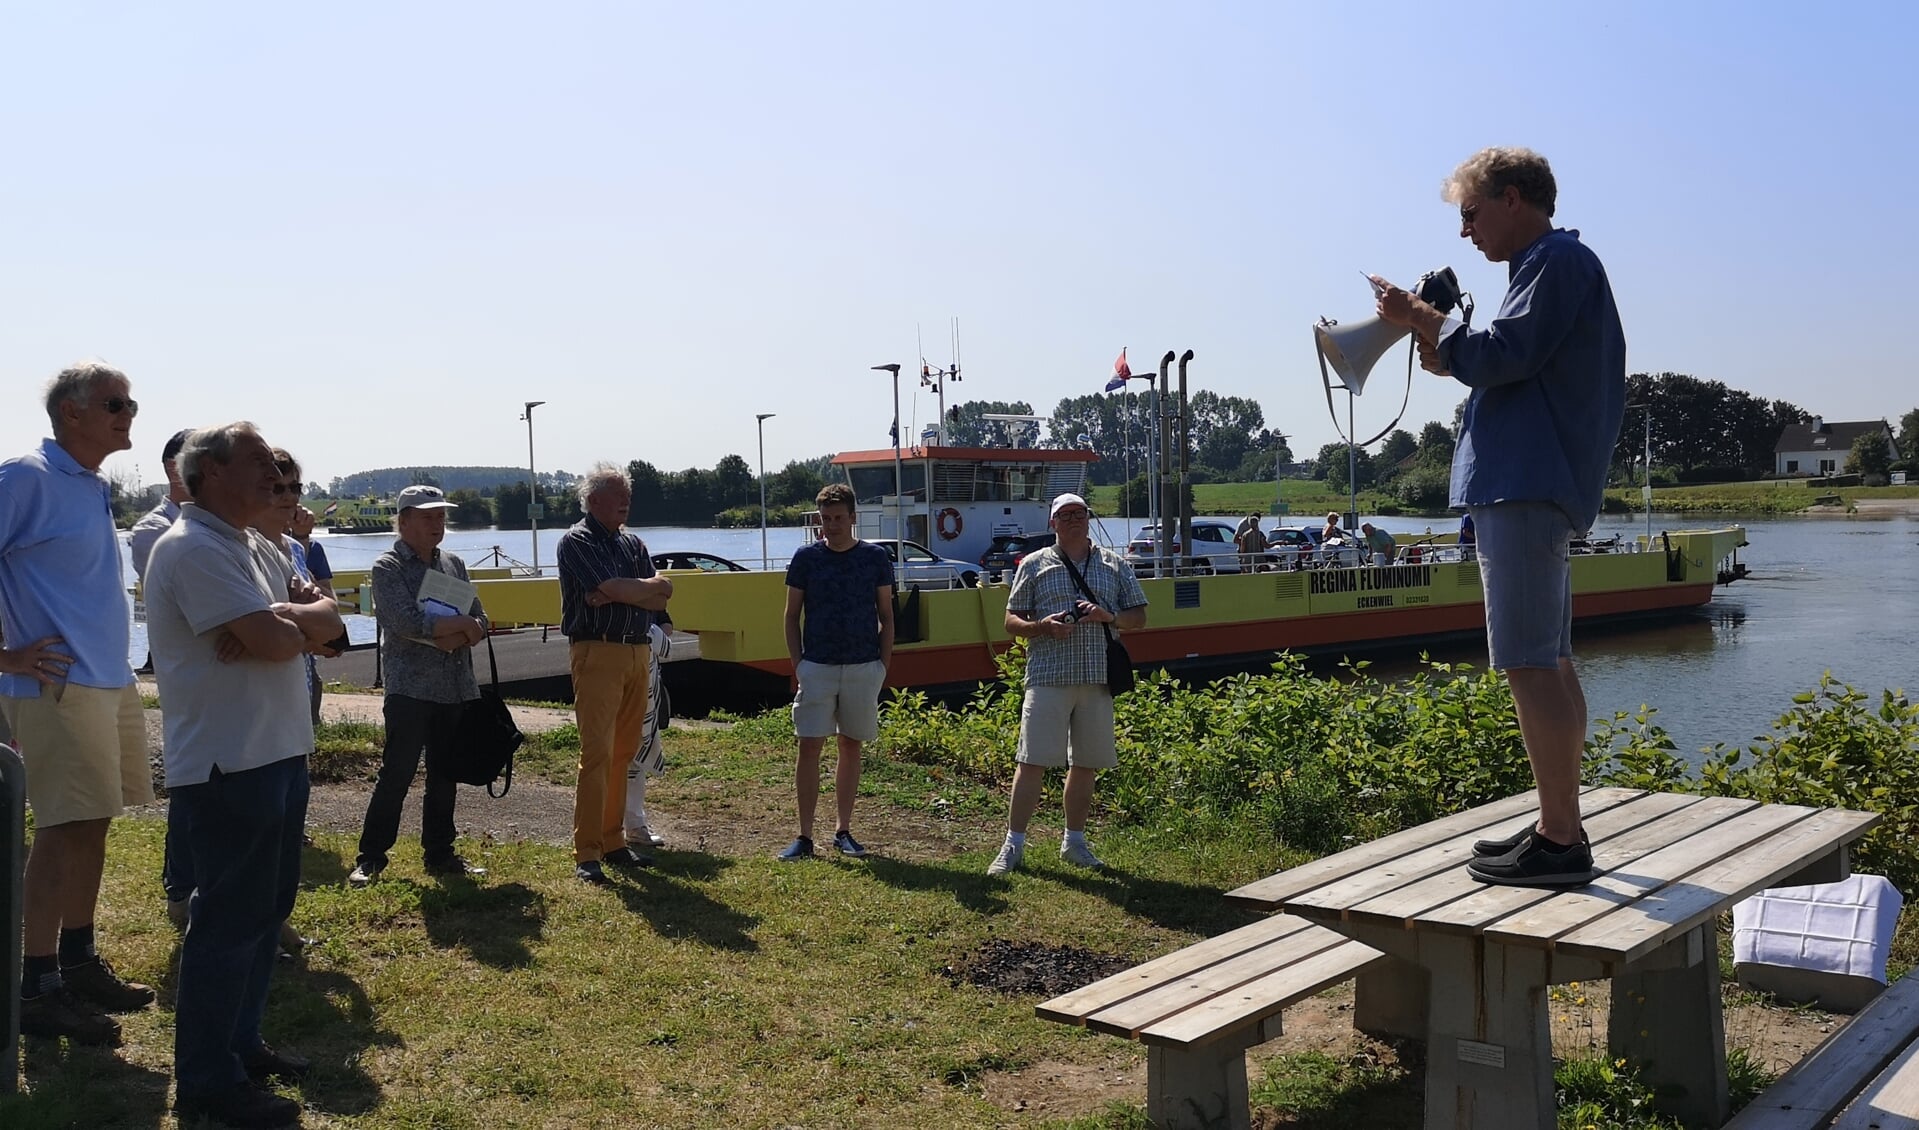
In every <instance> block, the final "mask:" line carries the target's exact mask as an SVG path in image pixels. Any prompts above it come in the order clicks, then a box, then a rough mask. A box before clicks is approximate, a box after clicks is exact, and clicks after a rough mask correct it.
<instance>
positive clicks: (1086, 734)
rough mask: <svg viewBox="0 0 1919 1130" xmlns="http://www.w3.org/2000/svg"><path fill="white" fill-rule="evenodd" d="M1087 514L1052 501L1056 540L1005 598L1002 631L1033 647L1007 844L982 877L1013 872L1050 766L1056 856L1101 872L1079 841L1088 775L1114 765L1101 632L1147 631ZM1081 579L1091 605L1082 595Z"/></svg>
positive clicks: (1124, 574) (1067, 499)
mask: <svg viewBox="0 0 1919 1130" xmlns="http://www.w3.org/2000/svg"><path fill="white" fill-rule="evenodd" d="M1092 516H1093V515H1092V512H1091V511H1090V510H1088V509H1087V507H1086V500H1085V499H1083V498H1081V497H1080V496H1079V495H1077V494H1062V495H1060V496H1059V497H1058V498H1055V499H1054V500H1053V507H1052V521H1051V522H1050V525H1051V526H1052V527H1053V532H1054V533H1055V534H1057V535H1058V538H1059V540H1058V541H1057V542H1055V543H1054V544H1053V545H1050V546H1047V547H1046V548H1045V549H1042V550H1039V551H1038V552H1036V553H1031V554H1028V555H1027V557H1026V559H1025V560H1024V561H1021V562H1020V563H1019V572H1017V573H1015V574H1014V576H1013V588H1012V590H1011V591H1010V592H1008V593H1007V594H1006V632H1007V634H1008V635H1013V636H1024V637H1026V638H1027V639H1028V640H1030V641H1032V642H1031V643H1030V644H1029V645H1028V651H1027V655H1026V700H1025V702H1024V703H1022V704H1021V706H1020V712H1019V756H1018V758H1017V760H1018V762H1019V767H1018V768H1017V769H1015V770H1014V771H1013V801H1012V811H1011V812H1010V814H1009V815H1008V818H1007V829H1006V843H1005V844H1004V845H1003V846H1002V847H1001V848H1000V849H999V855H998V856H996V857H995V858H994V860H993V864H992V866H990V867H988V868H987V869H986V873H987V874H988V875H1004V874H1006V873H1007V872H1008V871H1016V870H1018V869H1019V865H1020V859H1021V857H1022V856H1023V855H1024V854H1025V851H1026V824H1027V822H1028V821H1029V820H1031V819H1032V818H1033V811H1034V810H1035V809H1037V808H1038V807H1039V800H1040V791H1041V788H1042V786H1043V785H1044V784H1045V783H1046V768H1047V766H1049V765H1065V766H1067V770H1066V838H1065V839H1064V840H1063V841H1062V842H1061V843H1060V847H1059V854H1060V858H1062V859H1064V860H1066V861H1067V862H1068V863H1071V864H1073V865H1074V866H1076V867H1095V868H1096V867H1103V866H1105V865H1104V864H1102V863H1101V862H1100V859H1099V857H1098V856H1096V855H1094V854H1093V849H1092V848H1090V847H1088V846H1087V844H1086V816H1087V813H1089V812H1091V811H1092V808H1093V780H1094V777H1095V776H1096V775H1097V774H1098V772H1099V771H1100V770H1101V769H1110V768H1112V767H1113V765H1114V764H1115V763H1116V762H1117V761H1118V760H1119V758H1118V753H1117V751H1116V749H1115V746H1114V740H1113V692H1112V691H1110V690H1108V689H1107V686H1106V632H1107V631H1108V630H1109V628H1110V629H1111V630H1114V631H1130V630H1132V629H1135V628H1143V627H1145V626H1146V593H1145V591H1144V590H1142V589H1141V588H1140V587H1139V580H1138V578H1136V577H1134V576H1133V567H1132V566H1131V565H1130V564H1128V563H1127V561H1126V559H1125V558H1123V557H1121V556H1120V555H1118V554H1117V553H1113V552H1111V551H1109V550H1105V549H1101V548H1100V547H1099V546H1097V545H1094V544H1093V541H1092V538H1091V537H1090V536H1089V530H1090V525H1089V523H1090V522H1091V519H1092ZM1075 573H1077V575H1078V579H1075ZM1082 582H1083V583H1084V585H1085V586H1086V588H1088V589H1091V590H1092V593H1093V596H1094V597H1096V598H1097V599H1094V600H1088V599H1087V598H1086V594H1085V592H1083V591H1082V590H1081V588H1080V585H1081V583H1082Z"/></svg>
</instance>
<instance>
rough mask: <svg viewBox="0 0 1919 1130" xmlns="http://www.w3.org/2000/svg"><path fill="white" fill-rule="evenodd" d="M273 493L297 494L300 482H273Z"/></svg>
mask: <svg viewBox="0 0 1919 1130" xmlns="http://www.w3.org/2000/svg"><path fill="white" fill-rule="evenodd" d="M273 493H274V494H292V495H298V494H299V493H300V484H299V483H274V484H273Z"/></svg>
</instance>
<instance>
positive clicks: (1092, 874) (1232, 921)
mask: <svg viewBox="0 0 1919 1130" xmlns="http://www.w3.org/2000/svg"><path fill="white" fill-rule="evenodd" d="M1028 874H1032V875H1036V876H1044V877H1046V878H1048V879H1051V880H1052V881H1053V882H1056V883H1058V884H1060V885H1061V886H1065V887H1071V888H1073V889H1074V890H1076V891H1082V892H1084V893H1086V894H1089V895H1097V896H1099V897H1100V898H1103V899H1105V900H1106V901H1108V902H1110V903H1112V904H1113V905H1114V906H1116V907H1118V908H1119V909H1121V910H1123V911H1125V912H1126V913H1128V914H1131V915H1133V916H1135V917H1138V918H1145V919H1147V920H1149V921H1151V922H1152V923H1153V924H1154V925H1155V926H1162V927H1165V928H1166V929H1169V930H1188V931H1193V932H1196V933H1201V934H1205V935H1207V936H1208V937H1211V936H1212V935H1214V934H1223V933H1225V932H1226V931H1228V930H1237V929H1238V928H1239V927H1241V926H1246V925H1249V924H1251V923H1253V922H1257V921H1258V920H1259V919H1260V918H1262V917H1264V916H1263V915H1261V914H1259V913H1257V912H1255V911H1251V910H1246V909H1243V908H1241V907H1236V906H1232V905H1230V904H1228V903H1227V901H1226V892H1225V891H1224V890H1222V889H1221V888H1219V887H1213V886H1207V885H1205V884H1200V883H1175V882H1172V881H1171V880H1168V879H1151V878H1147V877H1146V876H1143V875H1134V874H1131V873H1129V872H1126V871H1122V870H1120V869H1118V868H1116V867H1113V866H1111V865H1110V864H1109V865H1107V866H1106V867H1103V868H1101V869H1100V870H1098V871H1081V870H1078V869H1074V870H1070V871H1067V870H1053V869H1051V868H1048V869H1046V870H1034V871H1031V872H1028Z"/></svg>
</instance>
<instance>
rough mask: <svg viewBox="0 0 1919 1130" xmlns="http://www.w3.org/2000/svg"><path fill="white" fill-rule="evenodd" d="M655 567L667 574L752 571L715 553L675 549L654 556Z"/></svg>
mask: <svg viewBox="0 0 1919 1130" xmlns="http://www.w3.org/2000/svg"><path fill="white" fill-rule="evenodd" d="M653 567H654V568H655V569H658V570H660V571H661V572H665V571H667V570H668V569H698V570H699V571H700V572H702V573H746V572H750V571H751V570H749V569H747V567H746V566H744V565H742V564H740V563H739V562H737V561H728V560H727V559H726V558H724V557H721V556H719V555H718V554H714V553H700V552H697V551H694V550H682V549H675V550H669V551H668V552H666V553H656V554H654V555H653Z"/></svg>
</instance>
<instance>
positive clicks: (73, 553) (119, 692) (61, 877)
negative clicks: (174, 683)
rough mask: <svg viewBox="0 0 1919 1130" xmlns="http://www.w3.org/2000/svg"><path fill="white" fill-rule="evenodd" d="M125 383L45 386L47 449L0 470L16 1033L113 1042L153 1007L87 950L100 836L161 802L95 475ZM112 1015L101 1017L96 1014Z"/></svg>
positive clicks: (125, 422)
mask: <svg viewBox="0 0 1919 1130" xmlns="http://www.w3.org/2000/svg"><path fill="white" fill-rule="evenodd" d="M129 393H130V386H129V384H128V382H127V378H126V374H124V373H121V372H120V371H119V370H117V369H111V368H108V367H107V366H105V365H102V364H98V363H87V364H81V365H76V366H74V367H72V368H70V369H67V370H65V371H64V372H62V373H61V374H60V375H59V376H57V377H55V378H54V379H53V382H52V384H50V385H49V386H48V388H47V395H46V409H47V416H48V418H49V419H50V420H51V422H52V424H53V438H52V439H49V440H43V441H42V442H41V444H40V446H39V447H38V448H36V449H35V450H33V451H31V452H29V453H28V454H26V455H23V456H21V457H20V458H18V459H9V460H7V461H6V462H5V463H0V638H4V640H5V646H4V647H0V712H4V713H5V714H6V718H7V725H8V727H9V728H10V729H11V730H12V731H13V737H14V741H15V743H16V744H17V745H18V746H19V749H20V755H21V757H22V758H23V759H24V760H25V762H26V767H27V801H28V803H29V804H30V805H31V806H32V808H33V821H34V835H33V850H32V853H31V854H30V855H29V856H28V857H27V867H26V890H25V898H24V900H23V901H24V903H25V911H26V939H25V941H26V949H25V953H26V962H25V967H24V969H23V971H22V975H21V978H20V1030H21V1031H22V1032H24V1033H26V1034H28V1035H34V1036H65V1037H67V1038H68V1039H70V1040H73V1041H74V1042H75V1043H82V1044H118V1043H119V1042H120V1025H119V1022H118V1021H116V1020H114V1019H113V1018H112V1017H111V1016H108V1015H106V1013H107V1012H130V1011H132V1010H134V1009H138V1008H144V1007H145V1006H146V1005H147V1004H148V1003H150V1002H151V1001H152V1000H153V990H152V989H150V988H148V987H147V986H145V985H138V984H130V983H128V982H126V981H122V980H121V979H120V978H119V977H118V976H117V975H116V974H115V973H114V972H113V968H112V967H111V966H110V965H108V964H107V963H106V961H105V960H104V959H102V958H100V957H99V956H98V955H97V954H96V953H95V952H94V948H93V917H94V911H95V909H96V906H97V903H98V901H99V896H100V873H101V869H102V868H103V867H104V866H105V863H106V852H107V824H108V823H109V822H110V821H111V820H112V819H113V817H115V816H118V815H120V813H121V812H122V811H124V808H125V806H126V805H130V804H146V803H148V802H149V801H151V800H152V799H153V771H152V770H151V769H150V768H149V767H148V765H147V750H146V746H147V738H146V723H145V721H144V715H143V714H142V712H141V708H140V694H139V692H138V691H137V690H136V689H135V688H134V685H133V668H132V665H131V664H130V663H128V661H127V648H128V645H129V640H128V623H129V617H128V612H127V600H126V591H125V589H124V588H123V584H124V581H123V580H122V578H121V575H120V543H119V540H118V538H117V535H116V534H115V532H114V528H113V507H112V503H111V496H112V491H111V488H110V487H109V486H108V485H107V481H106V480H105V479H104V478H102V477H101V476H100V464H101V463H102V462H104V461H105V460H106V458H107V456H109V455H111V454H113V453H114V452H116V451H125V450H127V449H128V448H130V447H132V446H133V440H132V438H131V436H132V430H133V417H134V415H135V413H137V412H139V410H140V406H139V405H138V404H136V403H135V402H134V400H133V398H132V396H131V395H130V394H129ZM102 1010H105V1011H102Z"/></svg>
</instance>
